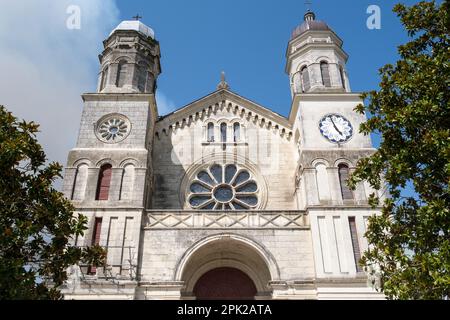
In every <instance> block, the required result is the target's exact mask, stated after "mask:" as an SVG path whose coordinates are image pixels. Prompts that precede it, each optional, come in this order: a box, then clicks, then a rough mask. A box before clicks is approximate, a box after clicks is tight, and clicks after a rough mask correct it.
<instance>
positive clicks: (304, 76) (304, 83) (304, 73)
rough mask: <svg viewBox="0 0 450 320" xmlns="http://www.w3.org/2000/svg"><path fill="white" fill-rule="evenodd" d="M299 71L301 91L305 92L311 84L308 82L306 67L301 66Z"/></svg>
mask: <svg viewBox="0 0 450 320" xmlns="http://www.w3.org/2000/svg"><path fill="white" fill-rule="evenodd" d="M300 73H301V76H302V86H303V92H307V91H309V89H310V88H311V85H310V84H309V73H308V68H307V67H303V68H302V71H300Z"/></svg>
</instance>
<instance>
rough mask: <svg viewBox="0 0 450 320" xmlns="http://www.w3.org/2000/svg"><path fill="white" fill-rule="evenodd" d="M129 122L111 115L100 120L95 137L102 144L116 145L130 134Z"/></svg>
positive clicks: (121, 117)
mask: <svg viewBox="0 0 450 320" xmlns="http://www.w3.org/2000/svg"><path fill="white" fill-rule="evenodd" d="M130 126H131V124H130V122H129V120H128V119H127V118H125V117H123V116H119V115H113V116H110V117H107V118H106V119H105V118H104V119H101V120H100V121H99V125H98V127H97V132H96V133H97V137H98V138H99V139H100V140H102V141H103V142H107V143H116V142H120V141H122V140H124V139H125V138H126V137H127V136H128V134H129V132H130Z"/></svg>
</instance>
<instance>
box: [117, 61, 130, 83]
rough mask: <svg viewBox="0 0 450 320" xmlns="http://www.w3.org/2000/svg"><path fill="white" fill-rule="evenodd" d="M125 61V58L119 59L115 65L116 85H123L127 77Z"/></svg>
mask: <svg viewBox="0 0 450 320" xmlns="http://www.w3.org/2000/svg"><path fill="white" fill-rule="evenodd" d="M127 69H128V68H127V62H126V61H125V60H121V61H120V62H119V65H118V67H117V78H116V86H117V87H123V86H124V85H125V81H126V77H127V72H128V70H127Z"/></svg>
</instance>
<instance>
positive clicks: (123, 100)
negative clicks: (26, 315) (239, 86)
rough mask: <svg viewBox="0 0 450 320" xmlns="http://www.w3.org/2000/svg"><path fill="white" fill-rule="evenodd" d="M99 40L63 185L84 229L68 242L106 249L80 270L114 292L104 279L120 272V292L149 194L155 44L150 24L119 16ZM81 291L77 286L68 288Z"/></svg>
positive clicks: (132, 281) (131, 277)
mask: <svg viewBox="0 0 450 320" xmlns="http://www.w3.org/2000/svg"><path fill="white" fill-rule="evenodd" d="M103 45H104V50H103V52H102V53H101V54H100V56H99V60H100V64H101V68H100V73H99V81H98V87H97V90H96V92H94V93H85V94H83V95H82V98H83V104H84V106H83V113H82V116H81V124H80V131H79V135H78V140H77V143H76V146H75V148H73V149H72V150H71V151H70V153H69V156H68V161H67V166H66V170H65V177H64V187H63V188H64V193H65V195H66V197H67V198H69V199H70V200H71V201H72V203H73V205H74V207H75V212H76V213H79V214H83V215H85V216H86V217H87V218H88V230H86V232H85V234H84V236H83V237H79V238H77V239H75V244H76V245H78V246H90V245H93V244H98V245H100V246H102V247H105V248H106V249H107V251H108V257H107V266H106V267H104V268H94V267H92V266H81V269H80V271H81V272H83V273H84V276H85V277H87V278H90V279H92V280H96V281H99V283H103V282H102V281H104V284H103V285H104V286H105V290H109V291H110V292H113V293H117V292H122V291H121V290H122V289H121V288H120V286H117V283H116V282H108V281H107V280H106V279H110V278H114V279H119V280H120V279H126V280H127V281H128V282H127V287H126V288H125V289H124V291H123V292H124V294H129V296H134V288H135V287H136V281H137V276H136V275H137V266H138V259H139V258H138V254H139V243H140V234H141V221H142V217H143V215H144V212H145V209H146V207H147V206H149V202H148V199H149V198H151V194H152V190H151V188H152V181H153V166H152V161H151V158H152V157H151V154H152V149H153V136H154V128H155V122H156V120H157V119H158V111H157V107H156V100H155V92H156V80H157V78H158V75H159V74H160V73H161V67H160V48H159V43H158V41H157V40H156V39H155V35H154V32H153V30H152V29H151V28H149V27H148V26H146V25H144V24H143V23H142V22H140V21H138V20H133V21H123V22H122V23H120V24H119V25H118V26H117V27H116V28H115V29H114V30H113V31H112V32H111V33H110V35H109V36H108V38H107V39H106V40H105V41H104V42H103ZM74 290H75V289H74ZM83 294H85V291H83V290H82V289H80V290H79V291H77V290H75V291H74V293H73V296H77V295H78V296H83Z"/></svg>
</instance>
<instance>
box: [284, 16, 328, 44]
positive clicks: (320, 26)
mask: <svg viewBox="0 0 450 320" xmlns="http://www.w3.org/2000/svg"><path fill="white" fill-rule="evenodd" d="M315 18H316V16H315V14H314V13H313V12H311V11H308V12H307V13H306V14H305V21H303V23H302V24H301V25H299V26H298V27H297V28H295V29H294V31H292V36H291V40H292V39H294V38H297V37H298V36H300V35H302V34H303V33H305V32H306V31H309V30H312V31H329V30H331V29H330V27H328V25H327V24H326V23H325V22H323V21H320V20H315Z"/></svg>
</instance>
